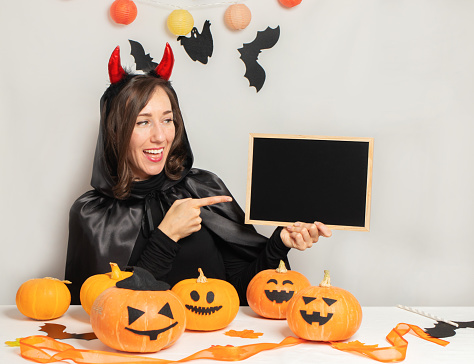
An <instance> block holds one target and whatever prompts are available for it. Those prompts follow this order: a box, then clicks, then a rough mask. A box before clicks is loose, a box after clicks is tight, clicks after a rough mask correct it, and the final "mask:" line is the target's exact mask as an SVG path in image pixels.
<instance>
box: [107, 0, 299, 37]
mask: <svg viewBox="0 0 474 364" xmlns="http://www.w3.org/2000/svg"><path fill="white" fill-rule="evenodd" d="M301 1H302V0H278V2H279V3H280V4H281V5H282V6H284V7H287V8H292V7H294V6H297V5H299V4H300V3H301ZM152 2H153V3H159V2H158V1H156V0H153V1H152ZM224 4H229V3H215V4H208V5H224ZM167 5H168V6H170V7H171V6H172V7H175V8H177V9H176V10H173V11H172V12H171V14H170V15H169V16H168V19H167V22H166V24H167V26H168V29H169V30H170V32H171V33H173V34H174V35H178V36H179V35H186V34H188V33H189V32H190V31H191V30H192V29H193V27H194V19H193V16H192V15H191V13H190V12H189V11H188V10H186V9H183V8H182V7H178V6H176V5H170V4H167ZM201 6H202V5H201ZM137 14H138V9H137V6H136V4H135V3H134V2H133V0H115V1H114V2H113V3H112V5H111V6H110V17H111V18H112V20H113V21H114V22H116V23H117V24H124V25H128V24H131V23H132V22H133V21H134V20H135V19H136V17H137ZM251 19H252V14H251V12H250V9H249V8H248V7H247V6H246V5H244V4H238V3H234V4H232V5H229V7H228V8H227V10H226V11H225V13H224V22H225V24H226V25H227V27H229V28H230V29H232V30H241V29H245V28H246V27H247V26H248V25H249V24H250V20H251Z"/></svg>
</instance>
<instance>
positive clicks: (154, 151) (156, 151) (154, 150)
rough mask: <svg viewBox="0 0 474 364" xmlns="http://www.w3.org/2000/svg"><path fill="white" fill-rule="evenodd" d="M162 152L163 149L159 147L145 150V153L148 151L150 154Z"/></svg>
mask: <svg viewBox="0 0 474 364" xmlns="http://www.w3.org/2000/svg"><path fill="white" fill-rule="evenodd" d="M162 152H163V149H159V150H156V149H153V150H145V153H150V154H160V153H162Z"/></svg>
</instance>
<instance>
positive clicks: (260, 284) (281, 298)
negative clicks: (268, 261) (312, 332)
mask: <svg viewBox="0 0 474 364" xmlns="http://www.w3.org/2000/svg"><path fill="white" fill-rule="evenodd" d="M310 285H311V283H310V282H309V280H308V279H307V278H306V277H305V276H304V275H303V274H301V273H299V272H297V271H294V270H287V269H286V266H285V263H284V262H283V261H282V260H281V261H280V265H279V267H278V268H277V269H266V270H263V271H261V272H259V273H257V274H256V275H255V276H254V277H253V278H252V280H251V281H250V283H249V285H248V287H247V302H248V304H249V306H250V308H251V309H252V310H253V311H254V312H255V313H256V314H258V315H260V316H262V317H266V318H272V319H284V318H286V309H287V307H288V302H289V301H290V299H291V298H292V297H293V295H294V294H295V292H298V291H299V290H301V289H302V288H305V287H308V286H310Z"/></svg>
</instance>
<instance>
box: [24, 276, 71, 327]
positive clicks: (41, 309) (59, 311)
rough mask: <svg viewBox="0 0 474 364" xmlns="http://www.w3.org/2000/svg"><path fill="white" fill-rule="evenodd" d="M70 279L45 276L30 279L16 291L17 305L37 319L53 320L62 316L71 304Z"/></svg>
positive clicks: (29, 315)
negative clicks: (63, 279) (64, 279)
mask: <svg viewBox="0 0 474 364" xmlns="http://www.w3.org/2000/svg"><path fill="white" fill-rule="evenodd" d="M66 283H71V282H69V281H60V280H59V279H56V278H51V277H45V278H35V279H30V280H28V281H26V282H25V283H23V284H22V285H21V286H20V288H18V291H17V293H16V307H17V308H18V310H19V311H20V312H21V313H22V314H23V315H25V316H27V317H30V318H32V319H35V320H52V319H55V318H58V317H60V316H62V315H63V314H64V313H65V312H66V311H67V309H68V308H69V305H70V304H71V293H70V292H69V289H68V288H67V287H66Z"/></svg>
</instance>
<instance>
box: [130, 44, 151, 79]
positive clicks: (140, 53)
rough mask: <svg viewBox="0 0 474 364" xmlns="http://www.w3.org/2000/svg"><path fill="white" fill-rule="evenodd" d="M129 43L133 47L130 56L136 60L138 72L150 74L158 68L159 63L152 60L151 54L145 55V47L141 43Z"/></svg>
mask: <svg viewBox="0 0 474 364" xmlns="http://www.w3.org/2000/svg"><path fill="white" fill-rule="evenodd" d="M128 41H129V42H130V47H131V51H130V54H131V55H132V56H133V58H135V64H136V65H137V66H136V68H137V70H141V71H143V72H149V71H151V70H153V69H155V68H156V66H158V63H155V62H152V60H153V58H151V56H150V53H148V54H145V49H143V46H142V45H141V44H140V43H138V42H136V41H134V40H131V39H129V40H128Z"/></svg>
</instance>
